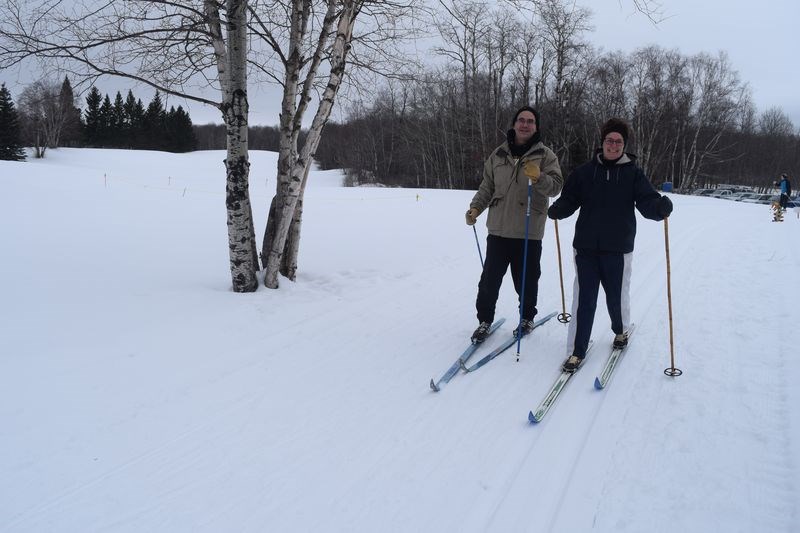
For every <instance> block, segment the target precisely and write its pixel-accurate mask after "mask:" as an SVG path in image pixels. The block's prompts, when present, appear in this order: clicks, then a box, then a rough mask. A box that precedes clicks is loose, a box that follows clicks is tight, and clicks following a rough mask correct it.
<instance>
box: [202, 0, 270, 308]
mask: <svg viewBox="0 0 800 533" xmlns="http://www.w3.org/2000/svg"><path fill="white" fill-rule="evenodd" d="M204 7H205V9H206V14H207V15H208V16H209V26H210V30H211V35H212V40H213V46H214V53H215V56H216V59H217V71H218V74H219V80H220V84H221V87H222V93H223V99H222V105H221V106H220V110H221V111H222V116H223V120H224V122H225V130H226V135H227V139H226V141H227V152H226V154H225V172H226V176H227V180H226V187H225V206H226V208H227V219H228V220H227V222H228V250H229V255H230V266H231V278H232V281H233V290H234V292H253V291H255V290H256V289H257V288H258V277H257V272H258V255H257V250H256V236H255V228H254V226H253V212H252V206H251V204H250V193H249V176H250V160H249V153H248V148H247V123H248V103H247V0H227V1H226V9H227V15H228V20H227V27H226V33H227V47H226V46H225V39H224V38H223V35H222V27H221V22H220V17H219V11H218V7H217V2H216V1H215V0H205V6H204Z"/></svg>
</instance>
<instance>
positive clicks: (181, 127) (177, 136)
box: [164, 106, 197, 152]
mask: <svg viewBox="0 0 800 533" xmlns="http://www.w3.org/2000/svg"><path fill="white" fill-rule="evenodd" d="M165 131H166V142H165V146H164V149H165V150H167V151H169V152H191V151H192V150H194V149H195V146H196V144H197V139H196V138H195V136H194V128H193V127H192V119H191V118H190V117H189V114H188V113H187V112H186V111H184V110H183V107H181V106H178V109H177V110H176V109H175V107H170V109H169V112H168V113H167V119H166V127H165Z"/></svg>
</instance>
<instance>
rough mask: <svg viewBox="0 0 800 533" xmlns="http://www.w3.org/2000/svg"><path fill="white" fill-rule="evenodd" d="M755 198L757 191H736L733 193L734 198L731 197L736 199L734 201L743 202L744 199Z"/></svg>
mask: <svg viewBox="0 0 800 533" xmlns="http://www.w3.org/2000/svg"><path fill="white" fill-rule="evenodd" d="M755 198H758V193H757V192H739V193H736V194H735V195H734V198H731V199H732V200H734V201H736V202H744V201H745V200H752V199H755Z"/></svg>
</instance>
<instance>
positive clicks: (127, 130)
mask: <svg viewBox="0 0 800 533" xmlns="http://www.w3.org/2000/svg"><path fill="white" fill-rule="evenodd" d="M84 117H85V123H84V140H85V142H86V145H87V146H92V147H96V148H130V149H143V150H163V151H166V152H189V151H192V150H194V149H195V147H196V144H197V141H196V139H195V135H194V130H193V127H192V119H191V118H190V117H189V114H188V113H187V112H186V111H184V109H183V107H182V106H178V108H177V109H176V108H175V106H170V108H169V110H166V109H165V108H164V104H163V102H162V100H161V94H160V93H159V92H158V91H156V93H155V95H154V96H153V99H152V100H151V101H150V103H149V104H148V106H147V108H145V107H144V104H143V103H142V101H141V99H138V98H136V97H135V96H134V95H133V91H130V90H129V91H128V95H127V97H126V98H125V100H123V99H122V94H121V93H119V92H117V95H116V97H115V98H114V101H113V103H112V101H111V99H110V98H109V96H108V94H106V95H105V96H102V95H101V94H100V91H99V90H98V89H97V87H92V88H91V89H90V90H89V94H88V96H87V97H86V110H85V112H84Z"/></svg>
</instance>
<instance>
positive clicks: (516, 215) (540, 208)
mask: <svg viewBox="0 0 800 533" xmlns="http://www.w3.org/2000/svg"><path fill="white" fill-rule="evenodd" d="M527 161H531V162H533V163H537V164H538V165H539V168H540V169H541V175H540V176H539V180H538V181H537V182H536V183H535V184H534V185H533V194H532V197H531V219H530V225H529V228H528V238H529V239H534V240H541V239H542V237H544V226H545V222H547V207H548V204H549V200H548V199H547V198H548V197H554V196H557V195H558V193H559V192H560V191H561V187H562V186H563V184H564V179H563V178H562V177H561V166H560V165H559V164H558V158H557V157H556V155H555V154H554V153H553V151H552V150H550V149H549V148H548V147H546V146H545V145H544V144H542V143H541V142H538V143H536V144H534V145H533V146H532V147H531V148H530V150H528V151H527V152H526V153H525V155H523V156H522V157H521V158H519V159H515V158H514V157H513V156H512V155H511V152H510V150H509V148H508V143H503V144H501V145H500V146H498V147H497V148H496V149H495V151H494V152H492V154H491V155H490V156H489V158H488V159H487V160H486V163H485V164H484V166H483V181H482V182H481V186H480V188H479V189H478V192H477V193H475V196H474V197H473V198H472V202H470V207H471V208H475V209H477V210H478V211H479V212H483V211H484V210H485V209H486V208H487V207H488V208H489V215H488V217H487V219H486V227H487V228H488V229H489V234H490V235H497V236H498V237H508V238H512V239H524V238H525V218H526V209H527V205H528V178H527V177H526V176H525V173H524V172H523V171H522V166H523V165H524V164H525V163H526V162H527Z"/></svg>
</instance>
